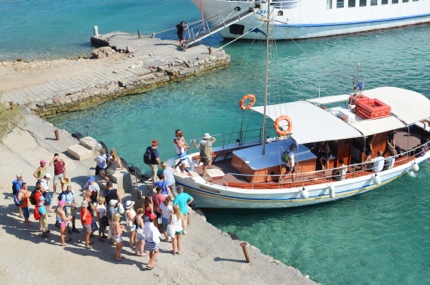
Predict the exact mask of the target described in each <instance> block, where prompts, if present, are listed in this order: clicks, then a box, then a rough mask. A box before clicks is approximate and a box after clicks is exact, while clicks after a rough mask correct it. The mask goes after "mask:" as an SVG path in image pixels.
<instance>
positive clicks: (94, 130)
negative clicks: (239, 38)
mask: <svg viewBox="0 0 430 285" xmlns="http://www.w3.org/2000/svg"><path fill="white" fill-rule="evenodd" d="M0 3H1V4H2V5H0V9H2V11H0V12H4V11H3V10H4V7H5V5H4V4H6V6H7V7H9V9H12V8H13V9H15V10H13V11H14V13H12V14H14V15H7V14H8V13H6V18H9V19H12V18H13V19H14V21H15V22H14V24H13V25H12V24H10V25H11V26H13V27H14V28H15V29H18V28H20V25H21V24H22V26H25V25H27V26H28V23H33V24H34V23H35V22H37V21H38V20H37V19H35V18H34V17H35V16H33V18H31V16H26V17H27V18H29V17H30V18H29V19H27V20H26V21H24V22H22V23H21V22H20V21H18V20H17V18H18V17H19V15H15V14H16V13H17V11H18V10H19V5H21V7H22V6H23V5H24V4H25V3H32V4H34V6H35V7H34V8H33V9H32V10H34V11H32V12H31V13H29V14H30V15H31V14H32V13H34V14H35V15H39V14H41V15H42V17H40V18H41V19H44V21H43V22H49V25H48V24H47V25H46V26H44V28H43V29H42V28H40V29H36V28H32V29H31V38H28V39H27V41H29V42H28V45H27V46H22V43H23V42H21V45H18V44H16V42H17V40H10V39H11V38H13V36H11V35H12V33H11V32H10V31H9V30H8V29H6V28H5V27H4V26H3V25H4V24H5V22H8V21H5V20H4V18H3V17H2V18H0V34H1V35H2V36H1V37H0V51H1V57H4V58H14V57H24V56H23V55H22V54H24V55H26V56H35V57H38V58H44V57H62V56H65V55H70V54H79V53H80V52H85V51H86V50H89V48H90V47H89V45H88V37H89V36H90V35H91V34H92V26H93V25H99V26H100V27H101V32H104V31H103V30H105V31H106V32H108V31H111V30H126V31H130V32H133V31H135V30H137V29H139V28H140V29H141V30H144V28H145V27H147V26H151V25H152V27H151V28H147V31H148V32H152V31H154V30H162V29H164V28H165V27H166V26H172V25H174V24H175V23H176V22H178V21H179V18H184V19H185V18H186V17H185V16H184V15H189V17H190V18H191V19H197V18H198V17H199V16H198V13H197V12H196V10H195V9H194V8H193V7H192V6H191V5H190V4H187V2H186V1H179V2H173V1H167V2H161V3H158V2H157V3H158V5H161V6H157V7H154V5H149V4H145V2H137V1H103V2H102V1H90V2H85V1H68V2H65V3H66V4H64V3H62V4H55V3H56V2H54V1H25V2H24V1H21V2H20V1H0ZM49 3H50V4H52V5H48V4H49ZM178 3H180V4H178ZM173 4H175V12H177V11H178V9H183V10H182V11H179V12H181V16H179V17H178V16H177V13H175V14H174V13H171V14H169V15H162V16H161V17H155V16H154V14H156V13H159V12H160V11H161V8H160V7H164V10H163V11H167V10H166V9H167V8H169V9H172V8H171V7H172V6H173ZM64 5H67V8H65V7H64ZM145 5H146V6H145ZM15 6H16V7H18V8H16V7H15ZM43 6H44V7H45V8H43ZM48 6H50V8H49V9H48V8H46V7H48ZM176 6H177V7H176ZM142 7H143V8H142ZM36 8H37V9H36ZM176 8H177V9H176ZM50 9H52V10H50ZM91 9H92V10H91ZM147 9H153V10H152V12H148V13H145V11H147ZM188 10H189V11H190V12H187V11H188ZM73 11H74V12H73ZM80 11H87V12H85V13H83V12H80ZM119 11H122V12H119ZM124 13H125V14H127V16H126V17H124V16H123V14H124ZM2 15H3V13H2ZM52 15H56V17H54V16H52ZM157 15H158V14H157ZM48 16H49V17H48ZM96 16H97V17H98V18H97V19H96ZM193 17H194V18H193ZM148 18H149V19H148ZM92 19H96V20H92ZM125 19H127V23H126V22H123V21H124V20H125ZM132 19H134V20H132ZM57 21H58V22H67V21H69V25H70V26H67V33H68V34H67V44H64V46H62V43H59V42H57V41H53V39H55V37H53V36H47V35H48V34H51V33H52V34H55V31H53V30H54V29H53V28H52V24H53V23H57ZM17 23H18V24H17ZM24 24H25V25H24ZM41 24H43V23H41ZM139 25H140V26H139ZM27 26H26V27H27ZM30 26H32V25H30ZM137 26H139V28H136V27H137ZM102 27H103V28H102ZM109 28H110V29H109ZM4 33H6V34H8V37H6V38H5V37H3V34H4ZM172 38H174V35H172ZM17 39H18V38H17ZM30 39H31V41H30ZM65 39H66V38H65ZM39 41H40V42H41V43H39ZM212 41H214V42H217V43H218V44H219V42H220V39H219V38H215V39H212ZM73 45H75V46H74V48H73V51H72V50H68V48H67V47H70V46H73ZM29 46H31V48H30V47H29ZM429 46H430V27H429V26H421V27H412V28H405V29H398V30H391V31H382V32H377V33H370V34H362V35H354V36H348V37H335V38H326V39H317V40H309V41H299V42H297V44H295V43H294V42H290V41H285V42H278V43H277V44H276V50H277V54H278V58H276V59H274V60H273V61H274V62H275V61H276V62H277V63H278V64H277V66H278V69H277V68H275V67H273V69H272V70H273V71H274V72H275V73H276V72H277V73H278V74H279V75H278V76H277V77H275V78H274V79H273V81H271V82H273V83H275V82H276V81H280V80H281V79H282V80H283V81H284V82H285V85H284V89H285V93H286V94H288V95H289V97H288V98H284V97H283V96H282V95H280V94H279V92H273V93H271V94H270V99H271V101H272V102H276V101H280V100H295V99H304V98H309V97H315V96H318V90H319V89H320V92H321V96H327V95H331V94H344V93H346V92H349V91H350V90H351V86H352V84H351V83H352V75H353V74H354V73H355V64H356V63H357V62H360V63H361V67H362V68H361V74H362V75H363V76H365V79H366V88H374V87H378V86H384V85H390V86H398V87H402V88H408V89H412V90H415V91H418V92H421V93H423V94H425V95H427V96H430V87H429V83H428V82H429V80H428V71H429V70H430V53H429V52H428V47H429ZM70 49H72V48H70ZM263 49H264V48H263V46H262V44H261V43H257V42H256V43H252V42H236V43H235V44H233V45H231V46H229V47H227V48H226V51H227V53H229V54H230V55H231V56H232V64H231V66H230V67H229V68H228V69H226V70H223V71H217V72H212V73H210V74H206V75H204V76H201V77H198V78H194V79H192V80H187V81H184V82H178V83H174V84H172V85H170V86H167V87H164V88H160V89H158V90H155V91H152V92H148V93H144V94H137V95H134V96H128V97H125V98H120V99H116V100H113V101H110V102H107V103H105V104H103V105H100V106H98V107H94V108H92V109H90V110H86V111H83V112H76V113H69V114H62V115H59V116H57V117H55V118H52V119H51V122H52V123H54V124H55V125H57V126H58V127H60V128H65V129H67V130H68V131H70V132H81V133H82V134H84V135H91V136H93V137H95V138H97V139H98V140H103V141H104V142H105V143H106V144H107V145H108V147H111V146H114V147H116V149H117V150H118V152H119V154H120V156H121V157H123V158H125V159H126V160H127V161H128V162H131V163H133V164H135V165H137V166H139V167H140V168H141V169H143V170H144V171H145V172H148V171H149V169H148V168H147V167H146V166H144V164H143V162H142V154H143V152H144V149H145V148H146V147H147V146H148V145H149V142H150V140H152V139H154V138H157V139H159V141H160V148H159V150H160V153H161V157H162V158H163V159H167V158H169V157H172V156H174V147H173V144H172V138H173V133H174V130H175V129H177V128H180V129H182V130H184V132H185V137H186V138H187V139H191V138H196V137H199V136H201V135H202V134H203V133H204V132H210V133H211V134H217V133H223V132H228V131H231V130H232V129H233V128H234V129H236V130H238V128H239V126H240V122H241V119H242V113H241V112H240V111H239V109H238V101H239V100H240V98H241V97H242V96H243V95H244V94H247V93H254V94H256V96H257V104H258V105H261V94H262V82H263V80H264V78H263V74H262V67H261V66H262V65H263V60H264V59H263V58H262V54H263ZM5 55H6V56H5ZM273 85H275V84H273ZM245 122H246V123H245V125H247V126H248V127H249V128H253V127H259V126H260V122H261V117H260V116H258V115H256V114H254V115H252V116H250V117H248V114H246V115H245ZM420 168H421V169H420V171H419V172H418V173H417V175H416V177H411V176H408V175H405V176H404V177H402V178H400V179H398V180H397V181H395V182H393V183H391V184H390V185H388V186H384V187H382V188H380V189H378V190H375V191H372V192H370V193H366V194H363V195H360V196H358V197H354V198H349V199H347V200H344V201H338V202H335V203H328V204H325V205H318V206H312V207H304V208H297V209H279V210H270V211H267V210H240V211H239V210H223V211H208V212H207V218H208V220H209V221H210V222H211V223H212V224H214V225H215V226H216V227H218V228H220V229H222V230H223V231H227V232H234V233H236V234H237V235H238V236H239V237H240V238H241V239H243V240H246V241H248V242H250V243H251V244H253V245H255V246H257V247H259V248H260V249H261V250H262V251H263V252H264V253H266V254H269V255H272V256H274V257H275V258H277V259H280V260H281V261H283V262H284V263H285V264H288V265H291V266H294V267H296V268H298V269H299V270H301V271H302V272H303V273H306V274H309V275H310V276H311V278H312V279H314V280H316V281H318V282H321V283H323V284H430V273H429V271H428V267H429V265H430V257H429V256H428V252H429V251H430V241H429V239H428V236H429V220H430V211H429V207H428V204H429V199H430V197H429V196H430V195H429V192H428V189H429V187H428V186H427V182H428V181H429V179H430V177H429V176H430V174H429V170H430V164H429V163H428V162H426V163H424V164H422V165H421V167H420Z"/></svg>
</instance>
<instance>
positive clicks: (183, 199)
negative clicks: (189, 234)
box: [173, 186, 194, 234]
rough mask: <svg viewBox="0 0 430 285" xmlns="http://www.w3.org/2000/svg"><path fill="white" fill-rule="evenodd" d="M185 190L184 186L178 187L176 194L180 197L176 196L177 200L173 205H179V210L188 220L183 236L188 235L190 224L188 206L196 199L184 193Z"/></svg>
mask: <svg viewBox="0 0 430 285" xmlns="http://www.w3.org/2000/svg"><path fill="white" fill-rule="evenodd" d="M183 191H184V188H183V187H182V186H178V187H176V192H177V193H178V195H177V196H176V198H175V200H174V201H173V205H178V206H179V209H180V210H181V213H182V215H184V218H185V219H186V220H187V222H186V223H185V225H184V231H183V234H186V231H185V230H186V228H187V225H189V224H190V222H191V220H190V214H189V213H188V205H189V204H190V203H191V202H193V201H194V198H193V197H191V196H190V195H189V194H187V193H184V192H183Z"/></svg>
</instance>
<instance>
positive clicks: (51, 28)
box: [0, 0, 221, 60]
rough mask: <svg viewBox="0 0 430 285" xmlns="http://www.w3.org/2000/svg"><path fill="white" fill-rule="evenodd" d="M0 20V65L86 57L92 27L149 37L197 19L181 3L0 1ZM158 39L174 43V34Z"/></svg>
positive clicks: (177, 0) (193, 11) (168, 0)
mask: <svg viewBox="0 0 430 285" xmlns="http://www.w3.org/2000/svg"><path fill="white" fill-rule="evenodd" d="M0 15H1V16H0V60H13V59H16V58H23V59H45V58H61V57H76V56H82V55H86V56H88V55H89V53H90V51H91V45H90V41H89V39H90V37H91V36H92V35H93V26H98V27H99V33H101V34H103V33H109V32H112V31H123V32H130V33H137V30H140V31H141V33H142V34H150V33H152V32H160V31H163V30H166V29H168V28H170V27H174V26H175V25H176V24H177V23H179V22H180V21H181V20H184V21H185V22H188V21H191V20H196V19H198V18H199V15H200V13H199V11H198V10H197V9H196V8H195V7H194V6H193V5H192V4H191V1H186V0H164V1H138V0H103V1H102V0H68V1H54V0H13V1H10V0H0ZM160 36H161V37H163V38H172V39H176V35H175V31H171V32H168V33H163V34H161V35H160ZM220 40H221V38H220V37H216V39H212V41H215V42H217V41H220Z"/></svg>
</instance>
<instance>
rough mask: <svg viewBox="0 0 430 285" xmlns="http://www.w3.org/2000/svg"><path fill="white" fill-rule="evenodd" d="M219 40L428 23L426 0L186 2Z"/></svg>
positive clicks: (308, 35) (300, 36)
mask: <svg viewBox="0 0 430 285" xmlns="http://www.w3.org/2000/svg"><path fill="white" fill-rule="evenodd" d="M192 2H193V3H194V5H195V6H196V7H197V8H199V9H200V11H201V13H202V19H203V21H204V22H205V21H206V22H209V23H210V25H211V28H212V29H216V30H219V29H221V30H220V31H219V32H220V34H221V36H222V37H224V38H243V39H265V38H266V30H265V29H264V28H263V23H264V19H266V18H267V14H268V13H267V11H268V10H269V9H270V13H269V14H270V15H271V16H270V18H271V20H272V21H271V23H272V24H271V26H272V30H271V31H270V34H271V37H272V38H273V39H276V40H283V39H305V38H315V37H325V36H334V35H341V34H350V33H358V32H366V31H372V30H379V29H388V28H395V27H402V26H407V25H415V24H423V23H429V22H430V0H276V1H273V2H271V3H270V8H269V7H268V5H269V4H268V3H267V2H266V1H265V0H262V1H256V0H241V1H234V0H192Z"/></svg>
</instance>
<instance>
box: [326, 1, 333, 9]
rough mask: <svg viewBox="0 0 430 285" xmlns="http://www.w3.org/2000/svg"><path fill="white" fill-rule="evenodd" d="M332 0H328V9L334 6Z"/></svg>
mask: <svg viewBox="0 0 430 285" xmlns="http://www.w3.org/2000/svg"><path fill="white" fill-rule="evenodd" d="M332 4H333V3H332V0H327V9H331V8H332Z"/></svg>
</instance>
